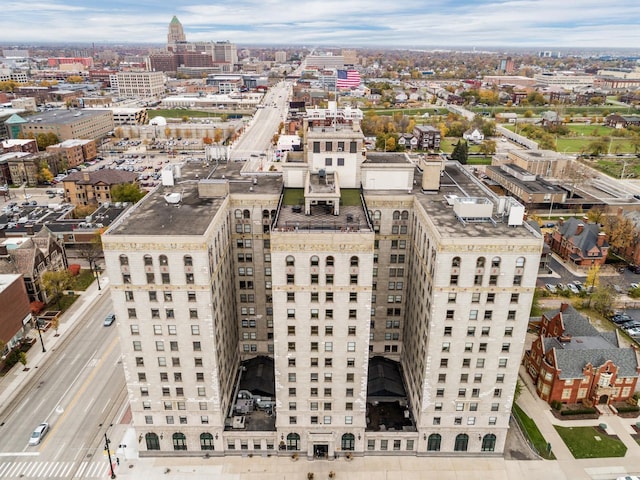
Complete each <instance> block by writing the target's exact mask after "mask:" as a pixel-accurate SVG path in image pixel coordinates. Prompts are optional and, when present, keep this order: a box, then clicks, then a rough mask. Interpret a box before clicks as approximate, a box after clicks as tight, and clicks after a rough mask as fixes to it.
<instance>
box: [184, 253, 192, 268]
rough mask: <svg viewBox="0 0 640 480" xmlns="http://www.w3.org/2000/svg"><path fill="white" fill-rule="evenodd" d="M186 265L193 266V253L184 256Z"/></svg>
mask: <svg viewBox="0 0 640 480" xmlns="http://www.w3.org/2000/svg"><path fill="white" fill-rule="evenodd" d="M184 266H185V267H193V257H191V255H185V256H184Z"/></svg>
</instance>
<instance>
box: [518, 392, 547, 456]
mask: <svg viewBox="0 0 640 480" xmlns="http://www.w3.org/2000/svg"><path fill="white" fill-rule="evenodd" d="M513 414H514V416H515V417H516V420H517V421H518V423H519V424H520V427H521V428H522V430H523V431H524V434H525V435H526V436H527V437H528V438H529V442H530V443H531V445H533V448H535V450H536V451H537V452H538V455H540V456H541V457H542V458H545V459H547V460H555V458H556V457H555V455H554V454H553V452H548V451H547V441H546V440H545V438H544V437H543V436H542V432H540V430H539V429H538V426H537V425H536V424H535V423H534V421H533V420H532V419H531V418H530V417H529V416H528V415H527V414H526V413H524V411H523V410H522V409H521V408H520V407H519V406H518V405H517V404H516V403H514V404H513Z"/></svg>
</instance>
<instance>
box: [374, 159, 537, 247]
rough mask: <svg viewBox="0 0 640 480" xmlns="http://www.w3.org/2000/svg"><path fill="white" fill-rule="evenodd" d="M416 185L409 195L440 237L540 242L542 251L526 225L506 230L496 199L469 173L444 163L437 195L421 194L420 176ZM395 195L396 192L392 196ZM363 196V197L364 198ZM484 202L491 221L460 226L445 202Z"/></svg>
mask: <svg viewBox="0 0 640 480" xmlns="http://www.w3.org/2000/svg"><path fill="white" fill-rule="evenodd" d="M415 179H416V185H417V186H415V187H414V188H413V191H412V194H413V195H415V197H416V199H417V201H418V202H420V204H421V205H422V206H423V208H424V209H425V210H426V211H427V212H428V214H429V218H430V219H431V221H432V222H433V224H434V225H435V227H436V228H437V230H438V232H439V233H440V235H441V236H442V237H450V238H468V237H477V238H483V239H487V240H490V239H491V238H496V237H509V238H511V239H514V240H515V239H521V240H531V241H533V240H536V239H537V241H539V242H540V249H542V236H541V235H540V234H539V233H537V232H535V231H534V230H533V229H532V228H531V227H529V225H527V224H526V222H522V225H519V226H509V225H508V222H507V217H508V216H509V215H508V213H507V214H505V215H502V214H499V213H498V203H499V199H498V198H497V197H496V196H495V194H494V193H493V192H491V191H490V190H489V189H487V188H485V187H483V186H482V184H481V183H480V182H478V181H477V179H475V178H474V177H473V176H472V175H471V173H469V172H467V171H466V170H465V169H464V167H462V166H461V165H460V164H458V163H457V162H447V164H446V165H445V169H444V172H442V177H441V179H440V190H439V192H438V193H423V192H422V191H421V190H420V188H419V185H421V181H422V173H421V172H420V171H419V170H418V171H417V172H416V176H415ZM395 193H396V194H397V192H395ZM365 196H366V195H365ZM445 196H446V197H447V198H449V199H451V198H460V197H462V198H465V197H470V198H487V199H488V200H489V201H490V203H491V204H492V217H491V218H492V219H493V220H494V221H493V222H492V221H490V220H489V219H484V220H482V221H477V222H473V221H472V222H464V223H463V222H461V221H460V219H459V218H458V216H457V215H456V214H455V213H454V207H453V206H452V205H450V203H451V202H450V201H448V200H447V198H445Z"/></svg>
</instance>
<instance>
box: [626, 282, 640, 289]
mask: <svg viewBox="0 0 640 480" xmlns="http://www.w3.org/2000/svg"><path fill="white" fill-rule="evenodd" d="M638 287H640V285H638V284H637V283H632V284H630V285H629V290H635V289H636V288H638Z"/></svg>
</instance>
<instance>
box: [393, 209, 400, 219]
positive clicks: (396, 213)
mask: <svg viewBox="0 0 640 480" xmlns="http://www.w3.org/2000/svg"><path fill="white" fill-rule="evenodd" d="M393 219H394V220H400V211H399V210H396V211H394V212H393Z"/></svg>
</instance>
